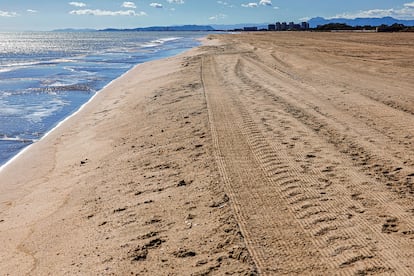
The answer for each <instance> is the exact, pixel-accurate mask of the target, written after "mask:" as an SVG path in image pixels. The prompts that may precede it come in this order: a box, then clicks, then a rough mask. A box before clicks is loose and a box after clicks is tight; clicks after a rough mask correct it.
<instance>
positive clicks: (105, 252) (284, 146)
mask: <svg viewBox="0 0 414 276" xmlns="http://www.w3.org/2000/svg"><path fill="white" fill-rule="evenodd" d="M413 46H414V35H413V34H404V33H399V34H352V33H341V34H337V33H251V34H238V35H212V36H210V37H209V39H207V40H206V41H205V43H204V46H201V47H199V48H197V49H193V50H191V51H189V52H186V53H185V54H182V55H179V56H176V57H172V58H167V59H164V60H160V61H153V62H149V63H145V64H142V65H139V66H137V67H136V68H134V69H133V70H131V71H130V72H129V73H128V74H126V75H124V76H123V77H122V78H120V79H118V80H116V81H114V82H113V83H111V85H109V86H108V87H107V88H105V89H104V90H103V91H101V92H100V93H99V94H98V96H97V97H96V98H95V99H94V100H93V101H92V102H91V103H89V104H88V105H87V106H86V107H85V108H84V109H82V111H80V112H79V113H78V114H76V115H75V116H74V117H72V118H71V119H70V120H68V121H66V122H65V123H64V124H62V125H61V126H60V127H59V128H57V129H56V130H55V131H53V132H52V133H51V134H50V135H48V136H47V137H46V138H44V139H42V140H41V141H39V142H37V143H36V144H34V145H33V146H32V147H30V149H29V150H27V151H26V152H25V153H24V154H22V155H21V156H19V158H17V160H15V161H14V162H13V163H11V164H10V165H8V166H7V167H6V168H5V169H4V170H2V171H1V172H0V244H2V250H1V251H0V271H1V273H2V274H5V275H25V274H26V275H74V274H78V275H97V274H99V275H101V274H102V275H127V274H128V275H131V274H132V275H134V274H136V275H224V274H235V275H254V274H263V275H280V274H300V275H307V274H314V275H334V274H359V275H366V274H377V275H381V274H382V275H389V274H395V275H410V273H411V271H412V270H413V268H414V200H413V199H414V187H413V185H414V157H413V156H414V147H413V143H414V127H413V126H414V94H413V91H414V59H413V57H414V47H413Z"/></svg>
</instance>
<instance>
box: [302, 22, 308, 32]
mask: <svg viewBox="0 0 414 276" xmlns="http://www.w3.org/2000/svg"><path fill="white" fill-rule="evenodd" d="M300 26H301V29H302V30H309V23H308V22H302V23H301V24H300Z"/></svg>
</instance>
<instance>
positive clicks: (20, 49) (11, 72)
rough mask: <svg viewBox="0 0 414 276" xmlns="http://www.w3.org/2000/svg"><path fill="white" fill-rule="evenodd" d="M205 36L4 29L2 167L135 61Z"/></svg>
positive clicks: (0, 41)
mask: <svg viewBox="0 0 414 276" xmlns="http://www.w3.org/2000/svg"><path fill="white" fill-rule="evenodd" d="M204 35H206V34H205V33H200V32H37V33H30V32H25V33H0V167H1V165H3V164H5V163H6V162H7V161H8V160H10V159H11V158H13V156H15V155H17V154H18V153H19V152H20V151H21V150H22V149H24V148H25V147H27V146H29V145H31V144H32V143H34V142H36V141H38V140H39V139H41V138H42V136H43V135H45V133H47V132H48V131H50V130H51V129H53V128H54V127H55V126H56V125H57V124H58V123H59V122H61V121H62V120H64V119H65V118H67V117H68V116H70V115H71V114H73V113H74V112H75V111H76V110H78V109H79V108H80V107H81V106H82V105H83V104H84V103H86V102H87V101H88V100H89V99H90V98H91V97H93V95H95V94H96V93H98V91H99V90H100V89H102V88H103V87H104V86H105V85H107V84H108V83H109V82H111V81H112V80H114V79H116V78H117V77H119V76H121V75H122V74H124V73H125V72H126V71H128V70H129V69H131V68H132V67H133V66H134V65H136V64H139V63H143V62H146V61H150V60H154V59H159V58H163V57H167V56H172V55H175V54H177V53H180V52H182V51H184V50H186V49H189V48H192V47H195V46H197V45H198V41H197V40H196V39H197V38H200V37H202V36H204Z"/></svg>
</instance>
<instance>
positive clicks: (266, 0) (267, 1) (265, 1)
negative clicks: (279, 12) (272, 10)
mask: <svg viewBox="0 0 414 276" xmlns="http://www.w3.org/2000/svg"><path fill="white" fill-rule="evenodd" d="M259 5H262V6H272V5H273V4H272V0H260V2H259Z"/></svg>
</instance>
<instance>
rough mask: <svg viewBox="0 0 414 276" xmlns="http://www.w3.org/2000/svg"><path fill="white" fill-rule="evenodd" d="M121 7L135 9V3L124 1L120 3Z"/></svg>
mask: <svg viewBox="0 0 414 276" xmlns="http://www.w3.org/2000/svg"><path fill="white" fill-rule="evenodd" d="M122 7H123V8H127V9H136V8H137V5H135V3H134V2H124V3H122Z"/></svg>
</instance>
